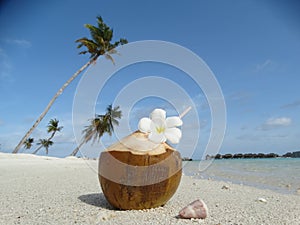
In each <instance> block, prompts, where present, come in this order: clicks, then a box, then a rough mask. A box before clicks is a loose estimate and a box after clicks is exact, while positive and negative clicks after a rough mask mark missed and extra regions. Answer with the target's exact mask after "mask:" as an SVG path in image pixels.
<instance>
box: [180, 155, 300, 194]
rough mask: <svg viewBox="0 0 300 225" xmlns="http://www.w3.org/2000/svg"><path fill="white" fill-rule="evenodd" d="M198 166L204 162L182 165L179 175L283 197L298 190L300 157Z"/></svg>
mask: <svg viewBox="0 0 300 225" xmlns="http://www.w3.org/2000/svg"><path fill="white" fill-rule="evenodd" d="M202 163H205V161H201V163H200V161H185V162H183V173H184V174H185V175H187V176H193V177H195V178H199V179H213V180H223V181H229V182H232V183H236V184H241V185H249V186H254V187H257V188H262V189H270V190H273V191H277V192H280V193H285V194H297V190H298V192H299V190H300V158H268V159H259V158H258V159H219V160H213V161H212V163H211V164H210V165H209V166H208V167H207V168H206V169H204V170H203V169H201V168H203V166H201V164H202ZM206 163H207V162H206Z"/></svg>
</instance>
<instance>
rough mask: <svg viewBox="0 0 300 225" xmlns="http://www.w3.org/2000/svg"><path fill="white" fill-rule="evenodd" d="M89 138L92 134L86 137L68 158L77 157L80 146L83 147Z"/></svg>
mask: <svg viewBox="0 0 300 225" xmlns="http://www.w3.org/2000/svg"><path fill="white" fill-rule="evenodd" d="M91 136H93V134H92V133H91V134H90V135H89V136H88V137H86V138H85V139H84V140H83V141H82V142H81V143H80V144H79V145H78V146H77V147H76V148H75V149H74V150H73V152H72V153H71V154H70V156H76V155H77V153H78V151H79V149H80V148H81V146H82V145H83V144H85V143H86V140H88V139H89V138H90V137H91Z"/></svg>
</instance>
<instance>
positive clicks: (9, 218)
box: [0, 153, 300, 225]
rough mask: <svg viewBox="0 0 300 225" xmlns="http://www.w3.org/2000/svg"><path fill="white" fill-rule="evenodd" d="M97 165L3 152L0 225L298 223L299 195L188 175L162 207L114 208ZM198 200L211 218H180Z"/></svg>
mask: <svg viewBox="0 0 300 225" xmlns="http://www.w3.org/2000/svg"><path fill="white" fill-rule="evenodd" d="M97 163H98V161H97V160H84V159H78V158H64V159H61V158H53V157H42V156H34V155H26V154H14V155H13V154H6V153H0V199H1V201H0V224H122V225H125V224H210V225H211V224H251V225H254V224H272V225H275V224H280V225H283V224H287V225H299V224H300V196H299V195H285V194H280V193H276V192H273V191H270V190H260V189H256V188H254V187H248V186H242V185H237V184H231V183H226V182H220V181H213V180H204V179H193V178H192V177H187V176H183V177H182V180H181V184H180V186H179V188H178V190H177V192H176V193H175V195H174V196H173V197H172V199H171V200H170V201H169V202H168V203H167V204H166V205H165V206H164V207H158V208H155V209H148V210H130V211H122V210H115V209H113V208H112V207H111V206H110V205H109V204H108V203H107V202H106V200H105V198H104V196H103V194H102V192H101V188H100V185H99V181H98V175H97V166H98V165H97ZM223 186H228V189H226V188H222V187H223ZM197 198H201V199H202V200H204V202H205V203H206V204H207V206H208V210H209V215H208V217H207V218H206V219H192V220H187V219H179V218H177V215H178V212H179V210H180V209H181V208H183V207H184V206H185V205H187V204H188V203H190V202H192V201H194V200H196V199H197ZM259 198H263V199H265V200H266V202H261V201H258V199H259Z"/></svg>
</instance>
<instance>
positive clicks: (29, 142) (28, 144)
mask: <svg viewBox="0 0 300 225" xmlns="http://www.w3.org/2000/svg"><path fill="white" fill-rule="evenodd" d="M33 142H34V139H33V138H27V139H26V141H25V142H24V147H25V149H30V148H31V147H32V144H33Z"/></svg>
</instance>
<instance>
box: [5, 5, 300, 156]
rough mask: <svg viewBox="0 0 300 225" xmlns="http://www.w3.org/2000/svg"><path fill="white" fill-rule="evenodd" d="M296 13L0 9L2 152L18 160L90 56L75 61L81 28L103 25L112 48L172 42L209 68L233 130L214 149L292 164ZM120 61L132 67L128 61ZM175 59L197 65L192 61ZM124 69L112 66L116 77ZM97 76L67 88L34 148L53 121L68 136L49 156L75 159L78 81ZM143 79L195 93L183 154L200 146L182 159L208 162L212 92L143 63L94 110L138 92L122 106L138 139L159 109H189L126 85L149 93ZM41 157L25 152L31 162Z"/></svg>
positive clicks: (112, 84)
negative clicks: (25, 141)
mask: <svg viewBox="0 0 300 225" xmlns="http://www.w3.org/2000/svg"><path fill="white" fill-rule="evenodd" d="M299 11H300V3H299V2H298V1H296V0H295V1H293V0H287V1H270V0H262V1H261V0H260V1H259V0H252V1H248V0H244V1H237V0H227V1H217V0H211V1H203V0H199V1H195V0H194V1H192V0H191V1H171V0H166V1H157V0H153V1H138V0H132V1H116V0H113V1H102V0H98V1H96V0H88V1H79V0H63V1H60V0H53V1H38V0H26V1H16V0H10V1H8V0H6V1H5V0H4V1H1V3H0V103H1V104H0V144H1V145H0V151H2V152H11V151H12V150H13V149H14V147H15V146H16V145H17V144H18V142H19V141H20V139H21V138H22V137H23V136H24V134H25V133H26V131H27V130H28V129H29V128H30V127H31V126H32V124H33V123H34V121H35V120H36V119H37V118H38V116H39V115H40V114H41V113H42V111H43V109H44V108H45V107H46V105H47V104H48V102H49V101H50V99H51V98H52V96H53V95H54V94H55V93H56V91H57V90H58V89H59V88H60V87H61V86H62V85H63V84H64V82H65V81H66V80H67V79H68V78H69V77H70V76H71V75H72V74H73V73H74V72H75V71H77V69H79V68H80V67H81V66H82V65H84V64H85V63H86V62H87V61H88V60H89V57H88V55H79V54H78V53H79V51H80V50H78V49H77V48H76V46H77V45H76V43H75V40H77V39H78V38H81V37H89V33H88V30H87V29H86V28H85V27H84V24H86V23H89V24H93V25H96V17H97V16H99V15H100V16H102V18H103V19H104V21H105V22H106V23H107V24H108V25H109V26H110V27H112V28H113V30H114V40H118V39H119V38H123V37H124V38H126V39H127V40H128V41H129V42H130V43H135V42H138V41H145V40H158V41H165V42H170V43H175V44H176V45H178V46H182V47H184V48H185V49H188V50H190V51H191V52H193V53H194V54H196V55H197V56H199V57H200V58H201V59H202V60H203V61H204V62H205V64H206V65H207V66H208V67H209V68H210V70H211V71H212V73H213V74H214V76H215V78H216V81H217V83H218V85H219V87H220V89H221V91H222V94H223V96H224V102H225V105H226V131H225V134H224V139H223V142H222V145H221V146H220V148H218V146H216V147H215V148H216V149H215V151H219V152H220V153H221V154H224V153H240V152H241V153H248V152H253V153H258V152H264V153H269V152H275V153H278V154H284V153H286V152H289V151H297V150H300V142H299V137H300V117H299V115H300V89H299V84H300V63H299V62H300V14H299V13H298V12H299ZM120 52H122V48H121V49H120ZM159 54H160V52H158V55H159ZM115 57H116V59H119V58H122V57H123V58H126V55H122V54H121V56H120V55H116V56H115ZM176 57H177V59H178V60H179V61H180V62H183V63H187V65H190V64H189V63H190V62H189V59H187V58H181V57H180V55H178V56H176ZM98 61H99V62H97V64H96V65H92V66H94V67H97V68H99V69H98V70H97V72H98V73H99V74H100V75H101V76H102V74H101V73H102V71H101V70H102V68H101V67H100V65H104V67H105V65H108V63H110V62H108V61H107V60H106V59H105V58H104V57H102V58H100V59H99V60H98ZM102 61H103V64H102ZM104 61H107V62H104ZM117 63H118V61H117V60H116V66H118V65H117ZM110 64H111V63H110ZM108 67H109V66H108ZM89 71H92V68H91V69H89V70H88V71H87V72H86V73H85V74H82V75H81V76H80V77H78V78H77V79H76V80H75V81H74V82H73V83H72V84H71V85H70V86H69V87H67V89H66V90H65V92H64V93H63V94H62V95H61V96H60V97H59V98H58V100H57V101H56V102H55V104H54V105H53V107H52V108H51V110H50V111H49V113H48V114H47V115H46V117H45V119H44V120H43V121H42V122H41V123H40V125H39V126H38V128H37V129H36V130H35V131H34V133H33V134H32V135H31V136H32V137H34V139H35V140H36V141H37V140H38V139H40V138H46V137H47V136H49V134H47V132H46V126H47V123H48V121H49V120H50V119H52V118H57V119H58V120H59V121H60V125H61V126H63V127H64V128H63V130H62V131H61V132H60V133H58V134H57V135H56V136H55V138H54V139H53V141H54V145H53V146H51V147H50V149H49V154H50V155H52V156H58V157H63V156H67V155H68V154H70V153H71V152H72V151H73V149H74V148H75V147H76V141H77V142H80V140H78V138H77V139H76V138H75V135H74V131H73V129H74V121H73V120H72V118H74V117H73V113H74V109H73V104H74V101H75V99H76V93H77V90H78V87H79V86H80V84H81V80H80V79H83V77H89V75H90V74H89V73H91V72H89ZM103 71H105V70H103ZM103 73H104V72H103ZM103 76H104V75H103ZM147 76H152V77H153V76H156V77H160V79H162V78H165V79H167V81H168V85H171V84H172V85H173V83H172V82H174V85H175V86H174V88H179V89H183V90H184V92H185V93H187V95H188V96H189V100H191V103H193V105H192V106H193V109H192V110H191V112H190V113H189V114H188V115H187V116H185V117H184V118H183V122H184V126H183V127H182V132H183V138H182V139H183V141H185V142H186V143H187V142H189V141H190V140H192V142H193V143H194V142H195V146H193V145H188V144H187V145H184V144H183V145H182V146H178V150H179V151H180V152H181V154H182V155H183V156H188V157H193V158H201V157H203V155H204V154H205V153H207V152H205V148H206V146H207V143H208V140H209V137H210V135H211V131H212V130H213V127H212V113H211V109H212V108H211V106H210V105H209V102H208V99H207V93H205V91H204V90H203V89H202V88H201V87H199V85H198V84H197V83H195V81H194V80H193V79H191V77H189V75H188V74H187V73H185V72H184V71H181V70H180V69H178V68H176V67H174V66H173V67H172V66H170V65H165V64H162V63H158V62H144V63H137V64H133V65H129V66H127V67H126V68H123V69H122V70H120V71H118V72H116V73H115V74H113V75H112V76H111V77H110V79H109V80H108V81H107V82H106V83H105V85H104V86H103V88H102V89H101V92H100V90H99V96H98V98H97V100H96V102H95V101H94V102H93V104H94V106H95V107H94V108H95V112H96V113H98V114H100V113H103V112H104V110H105V107H106V106H107V105H108V104H110V103H114V101H115V100H116V98H117V96H118V94H120V93H123V92H122V91H124V90H125V91H126V90H127V91H128V90H129V88H132V89H135V90H132V92H131V93H134V95H135V97H136V102H135V103H134V105H133V107H131V108H129V109H126V106H123V108H122V107H121V110H123V111H126V110H129V111H130V114H129V115H125V117H128V118H129V121H130V122H129V123H130V129H131V130H132V131H134V130H136V129H137V124H138V121H139V119H140V118H142V117H148V116H149V113H150V112H151V111H152V110H153V109H154V108H163V109H165V110H166V111H167V115H168V116H173V115H178V113H180V111H183V110H184V109H185V107H187V101H185V99H184V98H183V97H182V98H181V97H176V98H175V97H174V96H176V93H177V90H173V91H172V90H169V89H171V88H169V89H168V88H160V89H161V93H160V94H161V95H165V94H168V93H172V95H173V97H174V99H172V101H176V104H178V105H180V106H181V107H179V108H178V107H177V108H176V107H175V108H174V105H172V104H171V103H170V102H169V101H171V100H170V99H162V98H159V97H155V96H152V97H145V98H143V95H141V93H142V92H143V91H144V90H145V89H147V88H148V85H144V86H143V85H141V86H140V89H139V90H138V87H137V86H130V85H131V84H134V82H137V81H139V82H142V80H139V79H141V78H145V77H146V78H147ZM153 79H155V78H153ZM97 85H100V86H101V85H102V84H97ZM151 85H152V86H153V88H154V87H155V86H159V84H150V83H149V86H150V89H151ZM172 85H171V86H172ZM176 85H177V86H176ZM143 89H144V90H143ZM153 90H154V89H153ZM124 107H125V108H124ZM176 113H177V114H176ZM121 121H122V119H121ZM197 121H198V122H199V124H200V125H199V126H196V125H197V124H198V122H197ZM216 121H217V120H216ZM77 122H78V121H77ZM78 124H80V126H81V127H82V128H84V126H85V125H88V122H87V121H86V120H82V121H80V122H78ZM195 124H196V125H195ZM76 129H79V128H76ZM75 133H76V132H75ZM79 133H80V132H79ZM128 134H129V133H128V131H127V133H126V131H125V130H122V129H119V131H118V137H122V136H126V135H128ZM219 139H222V137H219ZM115 140H116V137H109V136H104V137H103V139H102V142H103V143H101V144H100V143H97V142H96V143H94V145H93V146H91V145H90V144H88V145H87V146H86V147H85V148H86V149H88V148H94V149H99V152H100V151H101V149H103V148H105V147H106V146H108V145H110V144H112V143H113V142H114V141H115ZM198 141H199V142H198ZM36 147H37V146H36V145H34V146H33V149H31V150H25V149H24V148H23V149H21V151H20V152H24V153H29V152H32V151H33V150H34V148H36ZM87 151H88V150H87ZM99 152H97V153H96V154H99ZM38 154H40V155H44V154H45V151H44V150H43V149H42V150H40V152H39V153H38Z"/></svg>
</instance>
